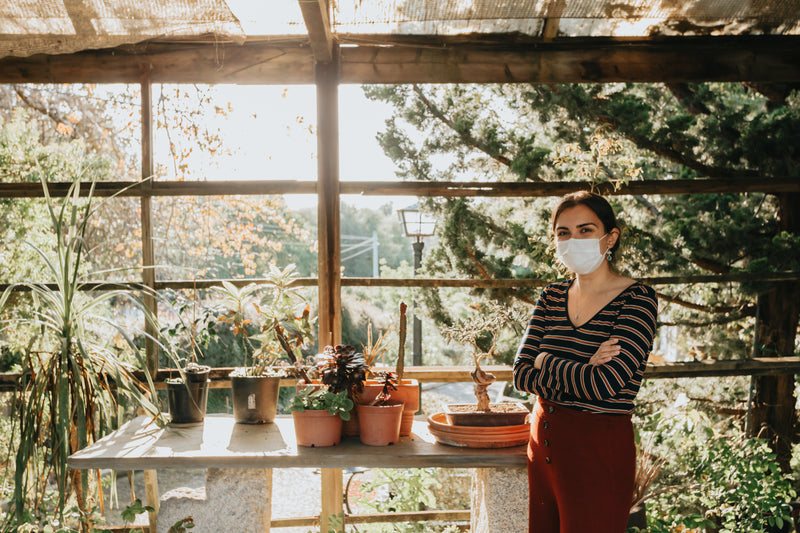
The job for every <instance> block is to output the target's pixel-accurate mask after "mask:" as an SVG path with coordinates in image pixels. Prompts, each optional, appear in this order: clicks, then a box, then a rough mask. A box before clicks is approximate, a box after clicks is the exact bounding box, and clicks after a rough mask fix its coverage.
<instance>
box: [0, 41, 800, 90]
mask: <svg viewBox="0 0 800 533" xmlns="http://www.w3.org/2000/svg"><path fill="white" fill-rule="evenodd" d="M414 39H415V38H414V37H409V38H398V37H394V36H372V37H369V36H367V37H365V36H358V41H359V44H358V45H357V46H351V47H345V48H342V49H341V50H340V56H341V66H340V68H341V77H340V78H339V82H340V83H585V82H626V81H629V82H700V81H759V82H797V81H800V36H794V35H784V36H771V35H748V36H698V37H662V38H657V39H656V38H653V39H641V38H640V39H608V38H563V39H556V40H554V41H553V42H543V41H541V40H538V41H537V40H533V41H532V40H526V41H519V40H515V36H509V35H494V36H492V35H469V36H459V37H458V38H453V39H447V38H441V37H437V38H436V39H435V40H432V39H431V38H428V39H426V40H424V41H420V39H417V41H420V42H415V41H414ZM346 40H347V36H341V35H340V36H339V42H343V41H346ZM366 41H369V42H366ZM437 43H438V44H437ZM141 63H148V64H150V65H151V66H152V71H151V81H152V82H153V83H237V84H292V83H303V84H310V83H314V56H313V51H312V49H311V47H310V46H309V45H308V43H307V42H306V38H305V37H303V38H298V39H284V40H282V41H275V40H266V41H249V42H246V43H245V44H244V45H236V44H225V43H223V44H205V43H185V42H164V41H159V42H148V43H143V44H138V45H127V46H121V47H118V48H113V49H105V50H91V51H84V52H79V53H75V54H64V55H53V56H48V55H36V56H30V57H25V58H18V57H6V58H3V59H0V83H137V82H138V77H139V65H140V64H141Z"/></svg>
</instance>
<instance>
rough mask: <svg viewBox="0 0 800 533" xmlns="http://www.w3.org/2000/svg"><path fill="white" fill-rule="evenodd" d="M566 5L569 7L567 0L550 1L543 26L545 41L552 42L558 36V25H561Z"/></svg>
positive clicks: (543, 38)
mask: <svg viewBox="0 0 800 533" xmlns="http://www.w3.org/2000/svg"><path fill="white" fill-rule="evenodd" d="M565 7H567V2H566V0H553V1H551V2H549V3H548V6H547V11H546V12H545V19H544V27H543V28H542V40H543V41H545V42H550V41H552V40H553V39H555V38H556V37H557V36H558V27H559V26H560V25H561V15H562V14H563V13H564V8H565Z"/></svg>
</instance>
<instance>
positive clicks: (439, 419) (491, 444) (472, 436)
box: [428, 413, 531, 448]
mask: <svg viewBox="0 0 800 533" xmlns="http://www.w3.org/2000/svg"><path fill="white" fill-rule="evenodd" d="M428 429H429V430H430V432H431V435H433V436H434V437H435V438H436V442H439V443H441V444H447V445H449V446H459V447H461V448H509V447H512V446H521V445H523V444H527V442H528V437H529V434H530V430H531V425H530V423H527V424H521V425H518V426H454V425H452V424H451V423H450V422H449V421H448V420H447V416H445V414H444V413H434V414H432V415H431V416H429V417H428Z"/></svg>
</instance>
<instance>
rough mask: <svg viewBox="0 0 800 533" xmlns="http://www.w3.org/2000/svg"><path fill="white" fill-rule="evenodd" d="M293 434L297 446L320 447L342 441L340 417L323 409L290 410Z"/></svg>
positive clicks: (334, 444)
mask: <svg viewBox="0 0 800 533" xmlns="http://www.w3.org/2000/svg"><path fill="white" fill-rule="evenodd" d="M292 419H293V420H294V435H295V439H296V440H297V445H298V446H310V447H312V448H322V447H324V446H336V445H337V444H339V443H340V442H341V441H342V419H341V418H340V417H339V415H332V414H330V413H329V412H328V411H327V410H325V409H312V410H305V411H303V412H300V411H292Z"/></svg>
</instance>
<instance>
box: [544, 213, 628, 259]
mask: <svg viewBox="0 0 800 533" xmlns="http://www.w3.org/2000/svg"><path fill="white" fill-rule="evenodd" d="M618 236H619V230H617V229H616V228H615V229H612V230H611V231H610V232H609V233H608V235H606V231H605V228H604V227H603V223H602V222H601V221H600V218H598V216H597V215H596V214H595V212H594V211H592V210H591V209H589V208H588V207H586V206H585V205H576V206H575V207H570V208H567V209H564V210H563V211H562V212H561V214H560V215H558V218H557V219H556V227H555V239H556V240H557V241H566V240H567V239H600V248H601V249H602V250H606V249H609V248H613V247H614V244H615V243H616V242H617V238H618Z"/></svg>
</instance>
